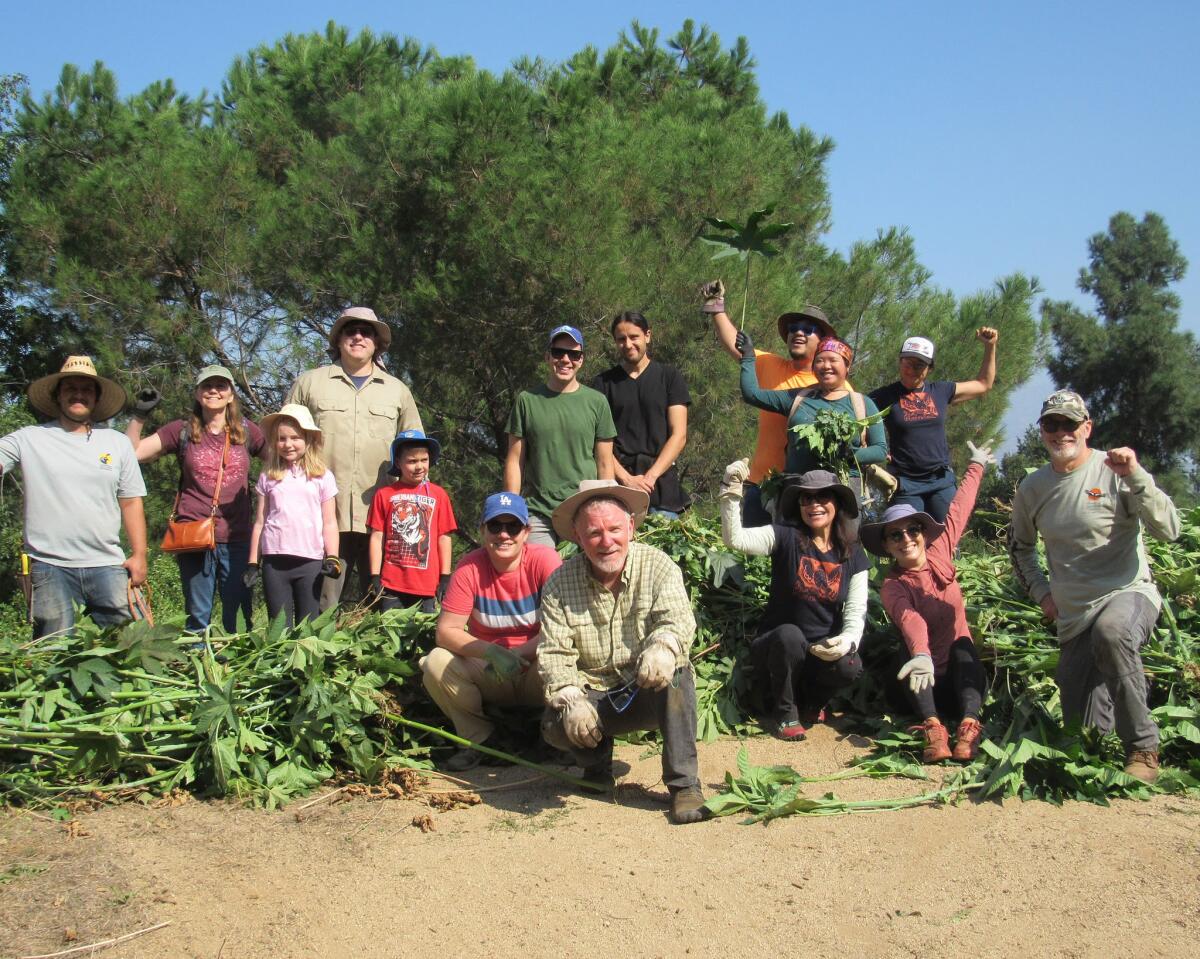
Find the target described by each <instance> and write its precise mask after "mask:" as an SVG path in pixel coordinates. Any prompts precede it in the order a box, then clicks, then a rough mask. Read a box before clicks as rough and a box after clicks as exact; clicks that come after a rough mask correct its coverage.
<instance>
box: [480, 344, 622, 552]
mask: <svg viewBox="0 0 1200 959" xmlns="http://www.w3.org/2000/svg"><path fill="white" fill-rule="evenodd" d="M546 365H547V366H548V367H549V370H550V372H549V375H547V377H546V382H545V383H543V384H541V385H539V386H537V387H536V388H534V389H532V390H522V391H521V393H520V394H518V396H517V401H516V403H514V404H513V409H512V413H511V414H510V415H509V417H508V427H507V428H508V456H507V457H506V459H505V461H504V488H505V489H506V490H507V491H508V492H510V493H519V494H520V495H521V496H524V497H525V501H526V502H527V503H528V504H529V526H530V534H529V542H531V543H544V544H546V545H548V546H554V545H556V544H557V542H558V538H557V537H556V536H555V534H554V527H553V526H552V525H551V523H550V514H551V513H553V512H554V509H555V507H556V506H558V504H559V503H561V502H562V501H563V500H565V499H566V498H567V497H568V496H570V495H572V494H573V493H574V492H575V491H576V490H577V489H578V488H579V483H580V481H581V480H590V479H613V476H614V465H613V439H614V438H615V437H616V435H617V428H616V426H615V425H614V424H613V418H612V411H611V410H610V409H609V406H608V400H606V399H605V398H604V394H602V393H600V392H598V391H597V390H594V389H592V388H591V387H589V386H584V385H583V384H581V383H580V382H579V379H578V377H579V371H580V369H581V368H582V367H583V334H582V333H580V332H579V330H577V329H576V328H575V327H573V326H557V327H555V328H554V329H553V330H551V331H550V339H549V344H548V346H547V349H546Z"/></svg>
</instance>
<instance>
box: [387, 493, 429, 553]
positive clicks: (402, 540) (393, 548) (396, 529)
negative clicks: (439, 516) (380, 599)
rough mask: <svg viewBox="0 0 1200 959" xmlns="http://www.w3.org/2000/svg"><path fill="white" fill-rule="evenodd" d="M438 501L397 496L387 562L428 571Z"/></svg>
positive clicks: (406, 494) (390, 530)
mask: <svg viewBox="0 0 1200 959" xmlns="http://www.w3.org/2000/svg"><path fill="white" fill-rule="evenodd" d="M435 505H436V501H435V500H434V498H433V497H432V496H422V495H420V494H417V493H397V494H396V495H395V496H393V497H392V498H391V501H390V506H391V520H390V522H389V523H388V532H387V537H386V542H385V544H384V558H385V559H386V561H387V562H388V563H391V564H392V565H393V566H401V567H405V568H408V569H428V568H429V554H430V545H431V542H432V537H431V535H430V530H431V529H432V528H433V511H434V507H435Z"/></svg>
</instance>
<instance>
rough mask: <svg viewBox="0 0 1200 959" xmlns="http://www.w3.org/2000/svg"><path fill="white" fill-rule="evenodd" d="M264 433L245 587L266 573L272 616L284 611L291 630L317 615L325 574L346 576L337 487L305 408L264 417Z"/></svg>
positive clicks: (291, 408) (294, 407) (289, 407)
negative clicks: (340, 551) (340, 550)
mask: <svg viewBox="0 0 1200 959" xmlns="http://www.w3.org/2000/svg"><path fill="white" fill-rule="evenodd" d="M262 429H263V432H264V433H265V434H266V437H267V439H266V444H265V447H264V451H265V453H266V466H265V468H264V469H263V471H262V473H261V474H260V475H259V477H258V482H257V483H256V484H255V486H254V490H255V492H256V493H258V510H257V513H256V515H255V518H254V529H253V530H252V531H251V533H250V565H249V566H248V567H247V569H246V574H245V583H246V587H247V588H248V589H249V588H253V586H254V584H255V583H256V582H258V577H259V571H260V568H261V571H262V580H263V593H264V594H265V596H266V600H267V614H268V615H269V616H270V617H271V619H274V618H275V617H276V616H277V615H279V613H281V612H282V613H283V614H284V616H285V618H286V622H287V625H288V626H291V625H292V624H293V623H294V622H295V621H296V620H299V619H304V618H305V617H315V616H316V615H317V612H318V611H319V609H320V597H321V587H320V585H319V584H320V581H321V577H322V576H327V577H330V578H334V577H336V576H339V575H340V574H341V567H342V561H341V560H340V559H338V555H337V552H338V527H337V515H336V512H335V504H334V497H335V496H337V483H336V482H335V481H334V477H333V473H332V472H331V471H330V470H329V469H328V468H327V467H326V466H325V463H324V462H323V461H322V460H321V431H320V430H319V429H318V428H317V424H316V423H315V422H313V418H312V413H310V412H309V410H308V407H305V406H300V405H298V404H294V403H290V404H288V405H287V406H285V407H283V409H281V410H280V411H279V412H278V413H272V414H271V415H270V416H266V417H263V421H262ZM260 556H261V559H260ZM260 563H261V567H260Z"/></svg>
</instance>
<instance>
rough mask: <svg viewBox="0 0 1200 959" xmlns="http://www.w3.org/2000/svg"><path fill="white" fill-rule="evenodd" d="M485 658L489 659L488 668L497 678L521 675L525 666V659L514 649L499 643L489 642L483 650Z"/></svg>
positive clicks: (510, 677)
mask: <svg viewBox="0 0 1200 959" xmlns="http://www.w3.org/2000/svg"><path fill="white" fill-rule="evenodd" d="M483 658H484V659H486V660H487V667H486V668H487V669H488V670H490V671H491V672H492V673H494V674H495V676H496V678H497V679H513V678H514V677H516V676H520V675H521V671H522V670H523V669H524V668H525V660H523V659H522V658H521V657H520V656H519V655H518V654H517V653H515V652H514V651H513V650H511V649H508V648H507V647H505V646H501V645H499V644H498V643H488V644H487V648H486V649H484V651H483Z"/></svg>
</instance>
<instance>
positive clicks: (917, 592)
mask: <svg viewBox="0 0 1200 959" xmlns="http://www.w3.org/2000/svg"><path fill="white" fill-rule="evenodd" d="M982 479H983V467H982V466H980V465H979V464H978V463H972V464H971V465H970V466H968V467H967V472H966V473H965V474H964V475H963V481H962V485H961V486H959V488H958V492H957V493H956V494H955V495H954V501H953V502H952V503H951V504H950V510H949V512H948V513H947V514H946V532H944V533H942V535H941V536H939V537H938V538H937V539H935V540H934V541H933V543H932V544H930V545H929V546H928V547H927V548H926V550H925V565H924V566H923V567H922V568H921V569H900V568H899V567H894V568H893V569H892V571H891V572H890V573H888V574H887V576H886V578H885V579H884V581H883V588H882V589H880V591H879V598H880V599H881V600H882V601H883V608H884V609H886V610H887V614H888V615H889V616H890V617H891V618H892V622H893V623H895V624H896V625H897V626H898V627H899V628H900V635H901V636H903V637H904V645H906V646H907V647H908V651H909V653H910V654H911V655H913V656H916V655H918V654H924V655H926V656H929V657H930V658H932V659H933V668H934V672H935V673H944V672H945V671H946V665H947V663H948V661H949V658H950V647H951V646H952V645H954V641H955V640H956V639H963V638H965V639H971V640H972V642H974V640H973V639H972V637H971V628H970V627H969V626H968V625H967V609H966V606H965V604H964V603H963V594H962V589H961V588H960V587H959V585H958V572H957V570H955V568H954V549H955V547H956V546H958V541H959V540H960V539H961V538H962V534H963V532H964V531H965V530H966V528H967V520H968V519H969V518H970V516H971V510H972V509H974V508H975V496H976V495H977V494H978V493H979V483H980V481H981V480H982Z"/></svg>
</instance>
